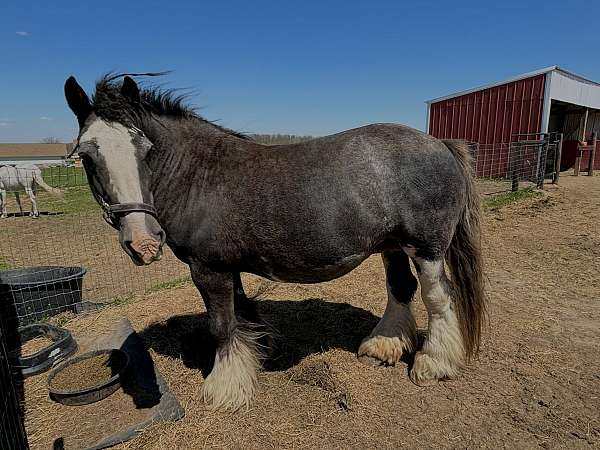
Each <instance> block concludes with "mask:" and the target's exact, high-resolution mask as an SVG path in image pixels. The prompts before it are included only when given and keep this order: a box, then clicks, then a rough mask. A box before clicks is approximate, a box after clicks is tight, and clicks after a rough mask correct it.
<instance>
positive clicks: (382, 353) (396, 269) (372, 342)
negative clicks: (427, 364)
mask: <svg viewBox="0 0 600 450" xmlns="http://www.w3.org/2000/svg"><path fill="white" fill-rule="evenodd" d="M382 258H383V263H384V266H385V277H386V285H387V294H388V302H387V306H386V308H385V313H384V314H383V317H382V318H381V320H380V321H379V323H378V324H377V326H375V328H374V329H373V331H372V332H371V334H370V335H369V336H368V337H367V338H365V339H364V340H363V342H362V343H361V345H360V347H359V349H358V356H359V359H360V360H361V361H363V362H366V363H368V364H374V365H380V364H387V365H393V364H396V363H397V362H398V361H399V360H400V358H401V357H402V355H403V354H404V353H412V352H413V351H415V350H416V345H417V328H416V324H415V319H414V317H413V314H412V311H411V307H410V305H411V301H412V299H413V296H414V294H415V291H416V290H417V279H416V278H415V276H414V275H413V274H412V271H411V269H410V262H409V259H408V256H407V255H406V253H404V252H403V251H402V250H396V251H385V252H383V253H382Z"/></svg>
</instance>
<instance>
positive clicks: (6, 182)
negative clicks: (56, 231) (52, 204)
mask: <svg viewBox="0 0 600 450" xmlns="http://www.w3.org/2000/svg"><path fill="white" fill-rule="evenodd" d="M34 183H35V184H37V185H38V186H40V187H41V188H43V189H44V190H45V191H47V192H49V193H51V194H54V195H57V196H59V197H60V196H62V195H63V192H62V191H61V190H60V189H56V188H53V187H51V186H49V185H47V184H46V182H45V181H44V179H43V178H42V171H41V170H40V169H39V167H37V166H36V165H34V164H17V165H16V166H0V218H2V219H5V218H7V217H8V213H7V207H6V203H7V202H6V192H7V191H8V192H13V193H14V194H15V200H16V201H17V205H18V206H19V212H20V213H21V215H23V206H22V205H21V198H20V196H19V192H20V191H25V193H26V194H27V196H28V197H29V200H30V201H31V212H30V213H29V216H30V217H34V218H37V217H39V216H40V212H39V211H38V207H37V200H36V198H35V192H34V190H33V188H34Z"/></svg>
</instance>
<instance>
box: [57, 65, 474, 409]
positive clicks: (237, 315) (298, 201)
mask: <svg viewBox="0 0 600 450" xmlns="http://www.w3.org/2000/svg"><path fill="white" fill-rule="evenodd" d="M130 75H131V76H135V75H140V74H120V75H113V76H105V77H103V78H102V79H101V80H100V81H99V82H98V83H97V84H96V89H95V93H94V95H93V97H92V98H91V100H90V98H88V96H87V95H86V93H85V92H84V91H83V89H82V88H81V87H80V86H79V84H78V83H77V81H76V80H75V78H73V77H70V78H69V79H68V80H67V81H66V84H65V95H66V99H67V102H68V104H69V106H70V108H71V110H72V111H73V112H74V113H75V115H76V117H77V119H78V122H79V127H80V131H79V138H78V145H77V147H76V151H77V152H78V153H79V155H80V156H81V158H82V160H83V164H84V166H85V170H86V173H87V175H88V180H89V184H90V187H91V190H92V192H93V194H94V196H95V198H96V200H97V201H98V202H99V203H100V205H101V206H102V208H103V209H104V214H105V219H106V220H107V221H108V222H109V223H110V224H111V225H112V226H113V227H114V228H115V229H117V230H118V232H119V237H120V242H121V245H122V247H123V249H124V251H125V252H127V254H128V255H129V256H130V257H131V259H132V260H133V262H134V263H136V264H139V265H142V264H150V263H151V262H152V261H154V260H156V259H158V258H160V255H161V251H162V246H163V244H164V243H165V242H166V243H167V244H168V246H169V247H170V248H171V249H172V251H173V252H174V254H175V255H176V256H177V258H179V259H180V260H181V261H183V262H185V263H186V264H188V265H189V267H190V271H191V275H192V279H193V281H194V283H195V285H196V286H197V288H198V290H199V291H200V294H201V295H202V298H203V299H204V302H205V304H206V309H207V310H208V315H209V323H210V332H211V335H212V336H213V337H214V339H215V342H216V343H217V349H216V355H215V360H214V366H213V368H212V371H211V372H210V374H209V375H208V377H207V378H206V380H205V381H204V386H203V395H204V398H205V400H206V401H207V402H208V403H211V404H212V405H214V406H216V407H224V408H230V409H234V410H235V409H237V408H239V407H240V406H244V405H248V404H249V403H250V401H251V399H252V397H253V395H254V393H255V391H256V387H257V373H258V370H259V369H260V365H261V364H260V363H261V358H262V350H264V349H263V348H262V347H261V345H260V344H259V341H258V340H259V338H261V335H262V333H263V329H261V328H260V327H258V326H257V325H256V324H255V323H253V321H252V320H249V317H247V316H246V317H245V316H244V310H245V309H246V308H244V304H245V302H246V303H247V302H248V301H249V300H247V299H246V296H245V294H244V289H243V286H242V283H241V280H240V273H241V272H247V273H253V274H256V275H259V276H261V277H265V278H268V279H270V280H276V281H283V282H293V283H315V282H322V281H327V280H332V279H334V278H337V277H340V276H342V275H344V274H346V273H348V272H349V271H351V270H352V269H354V268H355V267H357V266H358V265H359V264H360V263H361V262H362V261H364V260H365V259H366V258H367V257H369V255H372V254H374V253H381V255H382V258H383V262H384V266H385V274H386V284H387V293H388V299H387V307H386V309H385V313H384V315H383V317H382V318H381V320H380V321H379V323H378V324H377V326H376V327H375V328H374V329H373V331H372V332H371V334H370V335H369V336H366V337H365V339H364V340H363V342H362V344H361V345H360V347H359V349H358V356H359V358H361V359H362V360H364V361H365V362H370V363H377V364H383V365H393V364H395V363H397V362H398V361H399V359H400V358H401V356H402V355H403V354H405V353H411V352H416V354H415V356H414V363H413V364H412V368H411V370H410V377H411V379H412V380H413V381H414V382H415V383H417V384H426V383H427V382H430V381H434V380H439V379H446V378H453V377H456V376H457V375H458V374H459V372H460V370H461V368H463V367H464V365H465V364H466V362H468V360H469V359H470V358H471V357H472V356H473V355H474V354H475V353H476V352H477V350H478V347H479V341H480V335H481V329H482V323H483V321H484V316H485V295H484V290H483V274H482V258H481V254H480V216H479V203H478V197H477V194H476V192H475V188H474V182H473V176H472V173H471V166H470V158H469V154H468V151H467V147H466V145H465V144H464V143H461V142H458V141H443V140H438V139H436V138H434V137H432V136H429V135H427V134H425V133H422V132H420V131H417V130H414V129H412V128H409V127H406V126H402V125H393V124H374V125H368V126H364V127H361V128H356V129H352V130H348V131H344V132H341V133H338V134H334V135H331V136H325V137H321V138H317V139H314V140H310V141H308V142H303V143H298V144H291V145H274V146H265V145H261V144H258V143H256V142H253V141H252V140H251V139H248V138H247V137H246V136H244V135H242V134H239V133H236V132H234V131H231V130H228V129H226V128H223V127H221V126H218V125H216V124H214V123H212V122H210V121H207V120H205V119H203V118H202V117H200V116H199V115H198V114H197V113H196V112H195V111H194V109H193V108H190V107H189V106H186V104H185V101H184V98H183V97H181V96H177V95H176V94H174V93H173V91H166V90H163V89H160V88H144V89H140V88H139V87H138V85H137V84H136V82H135V81H134V80H133V78H132V77H131V76H130ZM146 75H154V74H146ZM411 259H412V261H413V263H414V265H415V268H416V271H417V277H418V280H419V282H420V283H421V297H422V299H423V302H424V303H425V305H426V307H427V311H428V315H429V323H428V334H427V337H426V339H425V340H424V342H423V344H422V346H421V348H417V347H418V339H417V331H416V326H415V320H414V317H413V314H412V311H411V301H412V299H413V295H414V293H415V290H416V289H417V277H415V276H414V275H413V273H412V270H411V267H410V260H411ZM446 264H447V266H448V269H449V273H450V276H447V274H446Z"/></svg>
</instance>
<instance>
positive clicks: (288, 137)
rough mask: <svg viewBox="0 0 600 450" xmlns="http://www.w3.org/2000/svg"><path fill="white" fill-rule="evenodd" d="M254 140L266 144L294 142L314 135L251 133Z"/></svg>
mask: <svg viewBox="0 0 600 450" xmlns="http://www.w3.org/2000/svg"><path fill="white" fill-rule="evenodd" d="M250 137H251V138H252V139H253V140H255V141H256V142H260V143H261V144H267V145H277V144H294V143H296V142H304V141H309V140H311V139H314V136H297V135H295V134H251V135H250Z"/></svg>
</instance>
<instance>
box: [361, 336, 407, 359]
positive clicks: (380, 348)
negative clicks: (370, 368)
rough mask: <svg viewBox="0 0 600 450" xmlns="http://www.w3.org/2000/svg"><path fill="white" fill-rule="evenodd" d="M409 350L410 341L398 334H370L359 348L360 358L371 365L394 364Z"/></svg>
mask: <svg viewBox="0 0 600 450" xmlns="http://www.w3.org/2000/svg"><path fill="white" fill-rule="evenodd" d="M408 351H409V346H408V343H407V342H405V341H404V340H403V339H401V338H399V337H397V336H391V337H390V336H369V337H367V338H366V339H364V340H363V341H362V343H361V344H360V347H359V348H358V359H359V360H361V362H364V363H365V364H369V365H377V366H382V365H385V366H394V365H396V364H397V363H398V362H399V361H400V358H401V357H402V354H403V353H406V352H408ZM375 361H377V363H375Z"/></svg>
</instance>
